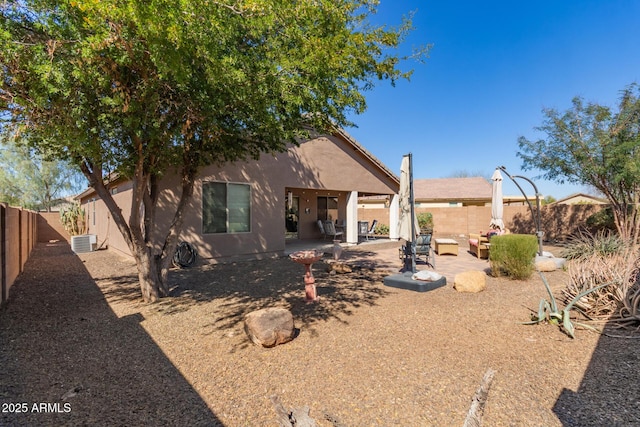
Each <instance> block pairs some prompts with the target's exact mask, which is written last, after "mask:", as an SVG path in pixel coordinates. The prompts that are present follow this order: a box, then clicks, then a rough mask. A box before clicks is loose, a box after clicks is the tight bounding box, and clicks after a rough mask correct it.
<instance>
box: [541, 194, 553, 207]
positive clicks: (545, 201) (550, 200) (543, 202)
mask: <svg viewBox="0 0 640 427" xmlns="http://www.w3.org/2000/svg"><path fill="white" fill-rule="evenodd" d="M555 201H556V198H555V197H553V196H545V198H544V199H542V200H540V204H541V205H543V206H544V205H548V204H549V203H553V202H555Z"/></svg>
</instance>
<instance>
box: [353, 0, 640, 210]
mask: <svg viewBox="0 0 640 427" xmlns="http://www.w3.org/2000/svg"><path fill="white" fill-rule="evenodd" d="M410 11H415V15H414V19H413V23H414V27H415V30H414V32H413V33H412V34H411V35H410V37H409V39H408V40H407V41H406V43H405V50H406V52H409V51H410V49H411V47H412V46H417V45H425V44H433V48H432V50H431V51H430V53H429V58H428V59H427V60H426V62H425V63H423V64H421V63H417V62H407V63H406V64H404V65H403V69H410V68H411V69H413V70H414V74H413V76H412V78H411V80H410V82H406V81H400V82H399V83H398V84H397V85H396V87H391V85H390V84H389V82H384V81H383V82H380V83H379V84H378V86H377V87H376V88H375V89H374V90H372V91H369V92H366V96H367V105H368V109H367V111H366V112H365V113H364V114H362V115H359V116H352V117H351V119H352V120H353V121H354V122H355V123H356V124H357V126H358V127H357V128H348V129H346V130H347V131H348V132H349V133H350V134H351V135H352V136H353V137H354V138H355V139H356V140H358V141H359V142H360V143H362V144H363V145H364V146H365V147H366V148H367V149H368V150H369V151H371V152H372V153H373V154H374V155H375V156H376V157H378V158H379V159H380V160H382V161H383V162H384V163H385V164H386V165H387V166H388V167H390V168H391V169H392V170H393V171H394V172H396V174H399V172H400V163H401V160H402V156H403V155H404V154H407V153H409V152H411V153H413V165H414V169H413V176H414V179H419V178H443V177H448V176H452V175H455V174H457V173H458V172H461V171H465V172H469V173H480V174H482V175H483V176H487V177H489V176H491V174H492V173H493V170H494V169H495V168H496V166H500V165H504V166H506V168H507V171H508V172H509V173H510V174H511V175H524V176H527V177H529V178H535V177H536V176H537V175H538V174H540V172H539V171H523V170H521V166H522V161H521V160H520V158H518V157H517V156H516V153H517V151H518V144H517V140H518V137H519V136H525V137H527V138H529V139H538V138H540V137H543V136H544V135H540V134H536V132H535V130H534V127H535V126H538V125H540V124H541V123H542V119H543V116H542V109H543V108H556V109H558V110H560V111H564V110H566V109H568V108H569V107H570V106H571V99H572V98H573V97H574V96H581V97H583V98H584V99H585V100H587V101H593V102H597V103H600V104H604V105H609V106H613V107H615V106H616V105H617V100H618V97H619V93H620V90H621V89H623V88H624V87H626V86H627V85H629V84H630V83H632V82H634V81H635V82H638V83H640V1H638V0H600V1H595V0H580V1H577V0H576V1H569V0H565V1H563V0H556V1H550V0H540V1H530V2H511V1H486V2H478V1H467V0H463V1H456V2H453V1H448V0H438V1H435V0H434V1H431V0H422V1H418V0H411V1H408V0H407V1H402V0H381V2H380V7H379V12H378V14H377V15H376V17H375V22H376V23H386V24H390V25H397V24H398V23H399V22H400V20H401V17H402V16H403V15H404V14H406V13H408V12H410ZM505 178H506V177H505ZM534 182H535V183H536V185H537V187H538V189H539V191H540V192H541V193H542V194H543V195H545V196H547V195H551V196H553V197H555V198H557V199H559V198H562V197H565V196H568V195H570V194H572V193H575V192H580V191H583V192H585V191H588V189H587V188H585V187H583V186H571V185H567V184H564V185H560V184H556V183H553V182H549V181H544V180H542V179H534ZM521 185H522V187H523V188H524V189H525V191H526V192H527V194H533V188H532V187H531V185H529V184H528V183H526V182H524V181H522V182H521ZM504 192H505V194H519V191H518V190H517V188H516V187H515V186H514V185H513V184H511V183H510V182H508V180H505V186H504Z"/></svg>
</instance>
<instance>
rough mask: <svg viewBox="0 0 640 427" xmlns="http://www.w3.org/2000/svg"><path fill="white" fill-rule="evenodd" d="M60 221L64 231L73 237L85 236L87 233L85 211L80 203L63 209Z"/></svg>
mask: <svg viewBox="0 0 640 427" xmlns="http://www.w3.org/2000/svg"><path fill="white" fill-rule="evenodd" d="M60 221H61V222H62V226H63V227H64V229H65V230H67V232H68V233H69V234H70V235H71V236H77V235H80V234H84V233H86V231H87V227H86V223H85V220H84V209H82V206H80V203H73V204H72V205H70V206H68V207H66V208H63V209H62V210H61V211H60Z"/></svg>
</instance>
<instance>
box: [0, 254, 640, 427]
mask: <svg viewBox="0 0 640 427" xmlns="http://www.w3.org/2000/svg"><path fill="white" fill-rule="evenodd" d="M391 252H394V251H391ZM346 257H347V258H348V262H349V263H350V264H351V265H353V266H354V267H355V268H354V271H353V272H352V273H349V274H343V275H330V274H329V273H327V272H326V271H325V270H324V268H323V264H322V263H317V264H315V265H314V275H315V277H316V281H317V285H318V293H319V295H320V302H319V303H316V304H305V303H304V287H303V284H302V274H303V269H302V266H300V265H298V264H295V263H293V262H291V260H289V259H287V258H281V259H276V260H264V261H254V262H243V263H231V264H223V265H208V266H200V267H197V268H191V269H184V270H175V271H172V273H171V276H170V280H171V283H172V285H174V286H175V289H174V292H175V294H176V296H175V297H172V298H169V299H166V300H163V301H162V302H160V303H157V304H153V305H145V304H143V303H142V302H141V301H140V294H139V289H138V285H137V279H136V273H135V266H134V265H133V263H132V262H131V261H130V260H129V259H126V258H123V257H121V256H118V255H117V254H114V253H111V252H109V251H99V252H94V253H89V254H82V255H80V256H76V255H74V254H73V253H72V252H71V250H70V248H69V246H68V245H66V244H61V243H56V244H41V245H39V246H38V247H37V248H36V249H35V251H34V254H33V256H32V257H31V258H30V260H29V262H28V263H27V266H26V269H25V272H24V273H23V274H22V275H21V276H20V277H19V279H18V281H17V283H16V285H15V287H14V288H12V294H11V299H10V301H9V304H7V306H6V307H5V308H4V309H3V310H2V311H1V312H0V403H1V404H2V413H1V414H0V425H11V426H13V425H16V426H23V425H34V426H35V425H38V426H40V425H51V426H62V425H74V426H77V425H88V426H93V425H110V426H113V425H122V426H125V425H126V426H137V425H141V426H146V425H176V426H186V425H189V426H192V425H193V426H195V425H208V426H216V425H224V426H275V425H277V422H276V413H275V411H274V407H273V404H272V402H271V400H270V397H271V396H274V395H275V396H278V397H279V399H280V401H281V402H282V403H283V404H284V405H285V406H286V407H287V408H299V407H302V406H308V407H309V408H310V415H311V417H312V418H314V419H315V420H316V421H317V423H318V425H319V426H391V425H401V426H461V425H462V424H463V423H464V420H465V417H466V414H467V411H468V410H469V407H470V404H471V399H472V397H473V395H474V393H475V391H476V389H477V388H478V386H479V385H480V381H481V379H482V377H483V375H484V373H485V372H486V371H487V369H489V368H491V369H493V370H495V371H496V374H495V379H494V381H493V383H492V386H491V389H490V392H489V396H488V400H487V404H486V408H485V413H484V424H485V425H487V426H561V425H563V426H630V425H640V389H639V387H638V384H640V369H639V368H640V340H638V339H626V340H622V339H615V338H608V337H605V336H601V335H598V334H596V333H593V332H588V331H585V330H578V331H577V338H576V339H570V338H568V337H567V336H566V335H564V334H563V333H562V332H560V331H559V329H558V328H557V327H555V326H551V325H536V326H530V325H522V324H520V323H519V322H523V321H526V320H528V318H529V312H530V309H536V310H537V307H538V303H539V301H540V299H541V298H542V297H545V296H546V295H545V290H544V286H543V285H542V282H541V280H540V279H539V277H538V276H534V277H532V279H530V280H527V281H511V280H507V279H502V278H501V279H497V278H493V277H487V285H488V286H487V289H486V290H485V291H484V292H481V293H479V294H459V293H457V292H456V291H455V290H453V288H452V284H451V283H449V284H448V285H447V286H446V287H443V288H439V289H437V290H434V291H431V292H425V293H416V292H410V291H404V290H399V289H395V288H388V287H385V286H383V284H382V278H383V277H384V275H386V274H388V272H389V270H390V269H397V268H398V267H399V264H398V260H397V251H395V259H394V260H392V259H390V258H389V257H386V258H385V257H384V256H382V255H381V254H380V253H377V252H372V251H367V252H359V251H353V250H352V251H349V252H348V253H347V254H346ZM547 277H548V279H549V281H550V283H551V284H552V286H553V288H554V291H556V292H557V291H559V290H560V289H561V288H562V287H563V285H564V283H566V280H567V277H566V274H565V273H564V272H561V271H559V272H553V273H549V274H548V275H547ZM273 306H281V307H286V308H288V309H290V310H291V311H292V313H293V315H294V319H295V322H296V327H297V328H299V329H300V333H299V335H298V336H297V337H296V338H295V339H294V340H293V341H291V342H289V343H287V344H284V345H281V346H278V347H275V348H272V349H263V348H260V347H257V346H255V345H253V344H251V343H250V341H249V340H248V339H247V337H246V335H245V333H244V331H243V317H244V315H245V314H246V313H248V312H250V311H253V310H256V309H259V308H264V307H273Z"/></svg>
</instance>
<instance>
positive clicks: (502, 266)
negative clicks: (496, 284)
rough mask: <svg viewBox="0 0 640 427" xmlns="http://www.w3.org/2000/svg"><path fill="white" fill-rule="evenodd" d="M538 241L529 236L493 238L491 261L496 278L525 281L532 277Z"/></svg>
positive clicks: (512, 235) (505, 235) (506, 235)
mask: <svg viewBox="0 0 640 427" xmlns="http://www.w3.org/2000/svg"><path fill="white" fill-rule="evenodd" d="M537 251H538V241H537V239H536V237H535V236H532V235H529V234H504V235H501V236H493V237H492V238H491V250H490V251H489V261H490V263H491V272H492V274H493V275H494V276H502V275H506V276H508V277H510V278H512V279H516V280H524V279H528V278H529V277H531V274H532V273H533V269H534V259H535V256H536V253H537Z"/></svg>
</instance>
